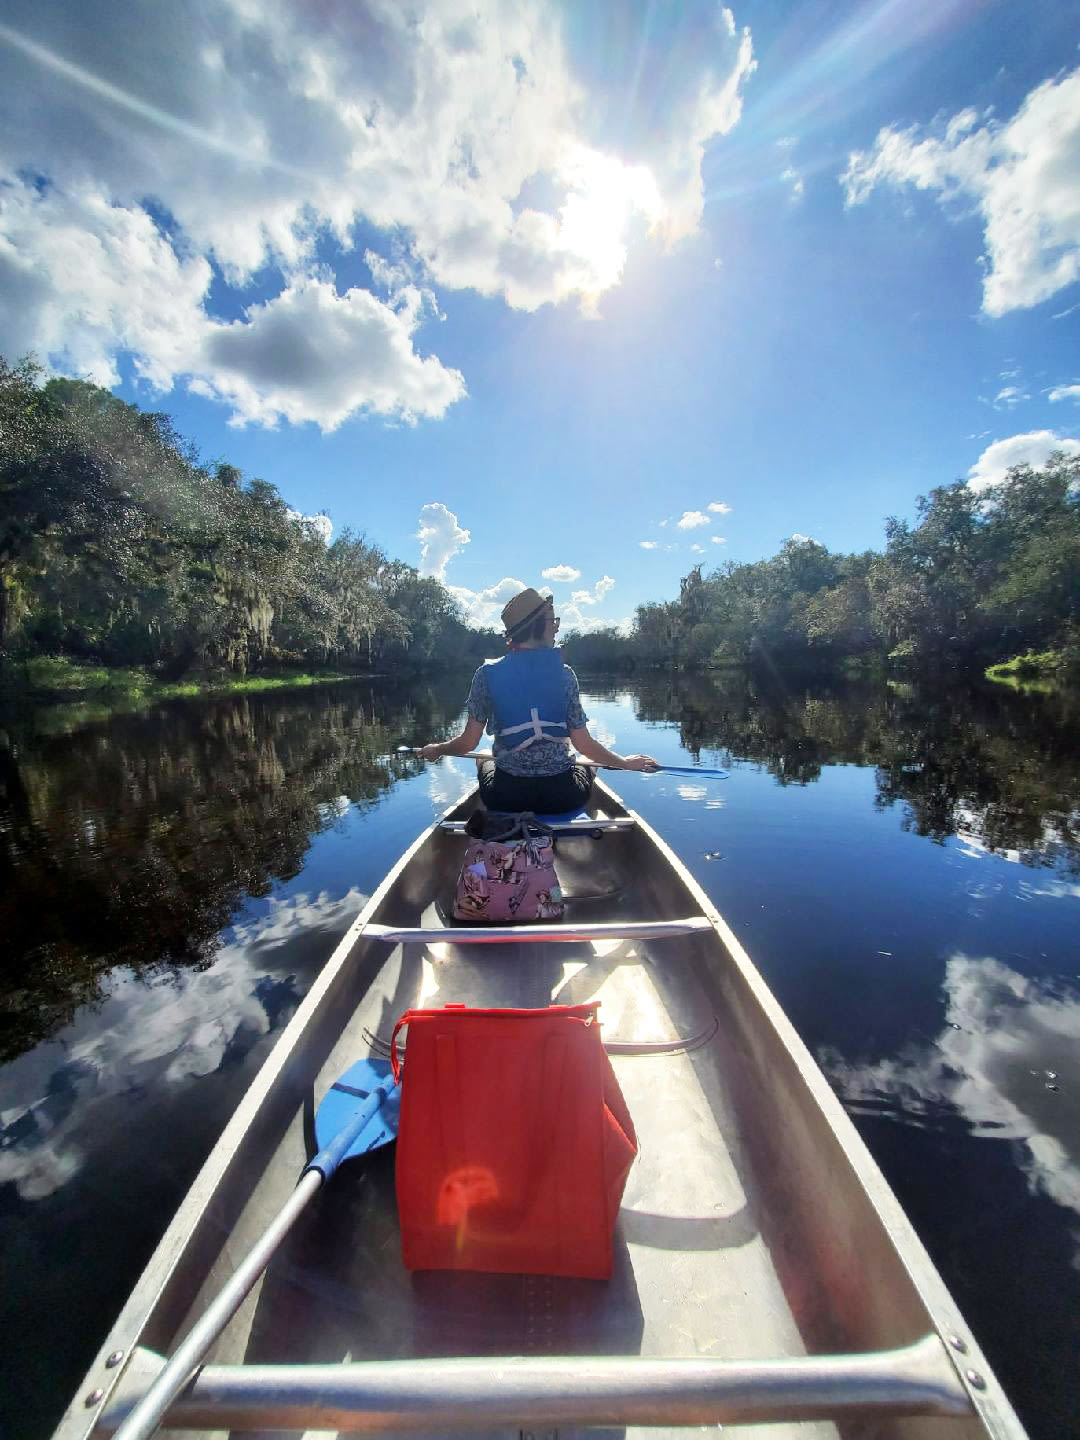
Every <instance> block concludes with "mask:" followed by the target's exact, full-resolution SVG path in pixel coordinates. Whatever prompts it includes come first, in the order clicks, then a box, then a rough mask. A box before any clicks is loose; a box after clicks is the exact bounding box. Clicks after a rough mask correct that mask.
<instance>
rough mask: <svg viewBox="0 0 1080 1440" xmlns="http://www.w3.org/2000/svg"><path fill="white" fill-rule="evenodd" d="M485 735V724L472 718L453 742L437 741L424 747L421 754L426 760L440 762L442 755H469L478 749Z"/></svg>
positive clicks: (466, 722) (421, 748)
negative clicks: (481, 738)
mask: <svg viewBox="0 0 1080 1440" xmlns="http://www.w3.org/2000/svg"><path fill="white" fill-rule="evenodd" d="M483 733H484V722H483V721H482V720H473V719H472V718H471V717H470V718H469V719H468V720H466V721H465V728H464V730H462V732H461V734H460V735H455V736H454V738H453V739H452V740H441V741H440V740H437V741H435V742H434V743H433V744H431V745H422V746H421V747H420V753H421V755H423V757H424V759H425V760H438V759H439V757H440V756H442V755H468V753H469V751H470V750H475V749H476V747H477V745H478V744H479V743H480V737H481V736H482V735H483Z"/></svg>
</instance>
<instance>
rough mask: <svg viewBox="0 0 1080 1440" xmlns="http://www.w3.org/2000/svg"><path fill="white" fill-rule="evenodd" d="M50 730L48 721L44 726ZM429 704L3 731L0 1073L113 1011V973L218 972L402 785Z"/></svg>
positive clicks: (312, 703) (439, 717) (441, 717)
mask: <svg viewBox="0 0 1080 1440" xmlns="http://www.w3.org/2000/svg"><path fill="white" fill-rule="evenodd" d="M43 718H45V719H51V718H54V717H51V716H49V714H48V712H45V715H44V717H43ZM445 720H446V716H445V712H444V711H443V709H442V707H441V705H440V704H439V703H438V702H437V701H436V699H435V697H434V695H433V693H432V692H431V691H429V690H423V689H417V690H416V691H414V692H413V693H412V694H411V695H410V697H409V699H408V701H407V702H406V701H403V700H402V699H400V698H399V697H396V696H395V694H394V692H393V691H392V689H389V688H385V687H384V688H376V687H374V686H372V685H370V684H368V685H361V686H335V687H330V688H327V689H325V690H322V691H318V692H314V693H313V692H310V691H307V692H303V693H302V694H300V695H297V694H293V695H289V696H281V695H278V696H274V697H272V698H271V697H259V698H252V699H247V698H231V699H225V700H214V701H211V702H204V703H198V704H177V705H173V706H169V707H163V708H161V709H160V710H157V711H154V712H152V713H151V714H146V715H139V716H124V717H119V718H117V719H114V720H113V721H112V722H111V723H108V724H106V723H98V724H94V725H91V726H88V727H85V728H83V729H79V730H76V731H74V732H73V733H71V734H56V733H54V731H53V729H52V727H50V729H49V731H48V733H42V732H41V731H40V730H39V729H37V728H35V727H34V725H33V724H32V722H23V723H21V724H19V723H15V722H14V721H12V720H10V719H9V720H8V722H7V725H6V728H0V934H3V936H4V944H5V961H6V963H5V967H4V976H3V982H2V984H3V987H4V991H5V992H6V993H5V994H4V997H3V998H4V1002H5V1003H4V1005H3V1007H2V1014H0V1061H2V1060H7V1059H11V1058H13V1057H14V1056H16V1055H18V1054H20V1053H22V1052H23V1051H24V1050H26V1049H27V1048H28V1047H30V1046H33V1045H35V1044H37V1043H39V1042H40V1041H42V1040H44V1039H46V1038H47V1037H48V1036H49V1035H51V1034H53V1033H54V1032H55V1031H56V1030H57V1029H58V1028H59V1027H60V1026H62V1025H65V1024H67V1023H68V1022H69V1021H70V1020H71V1019H72V1017H73V1016H74V1015H75V1014H76V1012H77V1011H78V1009H79V1008H80V1007H81V1006H83V1005H86V1004H87V1003H91V1002H94V1001H96V1000H98V999H99V998H101V997H102V995H103V994H104V993H105V992H104V991H103V983H104V980H105V977H106V976H107V975H108V974H109V973H110V972H111V971H113V970H114V969H115V968H116V967H118V966H126V967H129V968H131V969H133V970H135V971H143V970H146V969H148V968H160V967H171V968H174V969H177V970H189V969H192V968H195V969H198V968H203V967H206V966H208V965H210V964H211V963H212V962H213V961H214V959H215V957H216V956H217V954H218V951H219V949H220V947H221V945H222V943H223V940H222V935H223V932H224V931H225V929H226V927H227V926H228V925H229V922H230V920H231V919H232V917H233V915H234V914H235V913H236V912H237V911H238V909H239V908H240V907H241V905H243V904H244V903H245V902H246V901H247V900H248V899H249V898H250V897H252V896H260V895H266V894H267V893H269V891H270V890H271V888H272V887H273V885H274V884H275V883H277V882H281V881H285V880H288V879H290V878H291V877H293V876H295V875H296V874H297V873H298V871H299V870H300V869H301V866H302V864H303V861H304V855H305V853H306V851H307V849H308V846H309V844H310V842H311V839H312V837H313V836H314V835H316V834H318V833H319V832H320V831H323V830H326V829H329V828H332V827H334V826H335V825H337V824H338V823H339V822H340V821H341V820H342V818H343V817H344V816H345V815H346V814H347V813H348V811H349V810H350V808H352V807H359V808H361V809H363V808H366V807H368V806H370V805H371V804H372V803H374V802H375V801H376V800H377V799H378V798H379V796H380V795H382V794H384V793H385V792H386V790H387V789H388V788H389V787H390V785H391V784H392V783H393V780H394V775H395V773H398V774H400V773H404V770H403V767H402V766H401V765H400V763H398V762H396V761H394V760H392V759H388V756H390V753H391V752H392V751H393V748H394V746H395V745H396V744H397V743H399V741H400V738H401V735H402V733H406V734H416V733H430V731H431V730H432V729H434V728H437V727H438V726H439V725H440V724H444V723H445Z"/></svg>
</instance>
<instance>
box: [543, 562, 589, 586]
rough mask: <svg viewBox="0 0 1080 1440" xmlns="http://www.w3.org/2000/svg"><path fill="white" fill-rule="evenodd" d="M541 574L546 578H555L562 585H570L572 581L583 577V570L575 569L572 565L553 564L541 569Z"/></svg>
mask: <svg viewBox="0 0 1080 1440" xmlns="http://www.w3.org/2000/svg"><path fill="white" fill-rule="evenodd" d="M540 574H541V575H542V576H543V577H544V579H545V580H554V581H555V582H556V584H560V585H569V584H570V583H571V581H573V580H580V579H581V571H580V570H575V569H574V567H573V566H572V565H552V566H550V567H549V568H548V569H547V570H541V571H540Z"/></svg>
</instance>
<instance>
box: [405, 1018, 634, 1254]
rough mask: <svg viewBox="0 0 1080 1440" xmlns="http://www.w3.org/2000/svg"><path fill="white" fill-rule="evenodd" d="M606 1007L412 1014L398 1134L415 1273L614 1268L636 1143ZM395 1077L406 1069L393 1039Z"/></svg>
mask: <svg viewBox="0 0 1080 1440" xmlns="http://www.w3.org/2000/svg"><path fill="white" fill-rule="evenodd" d="M597 1008H598V1007H597V1006H596V1005H552V1006H550V1007H549V1008H548V1009H546V1010H468V1009H466V1008H465V1007H464V1006H461V1005H448V1006H446V1008H445V1009H442V1010H409V1011H407V1012H406V1014H404V1015H403V1016H402V1017H401V1019H400V1020H399V1021H398V1022H397V1025H396V1026H395V1027H394V1035H395V1036H396V1035H397V1033H398V1030H399V1029H400V1028H401V1026H403V1025H406V1024H407V1025H408V1027H409V1036H408V1043H407V1046H406V1052H405V1078H404V1082H403V1084H402V1091H401V1120H400V1127H399V1130H398V1141H397V1201H398V1213H399V1216H400V1219H401V1243H402V1252H403V1255H404V1259H405V1264H406V1266H407V1267H408V1269H410V1270H496V1271H504V1272H505V1271H511V1272H515V1273H524V1274H533V1275H577V1276H585V1277H589V1278H593V1279H606V1278H607V1277H608V1276H609V1275H610V1274H611V1247H612V1231H613V1229H614V1226H615V1217H616V1215H617V1214H618V1209H619V1202H620V1200H621V1199H622V1192H623V1186H624V1185H625V1183H626V1176H627V1173H628V1172H629V1169H630V1166H631V1164H632V1162H633V1159H634V1156H635V1155H636V1154H637V1137H636V1136H635V1134H634V1125H633V1121H632V1120H631V1119H630V1113H629V1111H628V1110H627V1108H626V1102H625V1101H624V1100H623V1097H622V1092H621V1091H620V1090H619V1086H618V1082H617V1081H616V1079H615V1075H614V1072H613V1071H612V1068H611V1062H610V1061H609V1060H608V1057H607V1055H606V1054H605V1052H604V1047H603V1044H602V1043H601V1040H600V1025H599V1023H598V1021H597V1018H596V1013H597ZM393 1062H394V1073H395V1075H397V1074H399V1065H400V1062H399V1060H398V1055H397V1048H396V1045H395V1046H394V1047H393Z"/></svg>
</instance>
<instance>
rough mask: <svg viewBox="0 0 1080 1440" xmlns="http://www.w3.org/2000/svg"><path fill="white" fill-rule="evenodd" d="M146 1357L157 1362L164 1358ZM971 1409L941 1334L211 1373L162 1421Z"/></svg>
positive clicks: (208, 1423) (768, 1416)
mask: <svg viewBox="0 0 1080 1440" xmlns="http://www.w3.org/2000/svg"><path fill="white" fill-rule="evenodd" d="M137 1354H138V1355H139V1356H141V1357H143V1358H144V1359H145V1360H146V1361H149V1362H151V1364H152V1363H153V1361H154V1360H156V1359H157V1357H155V1356H152V1355H151V1354H149V1353H148V1352H145V1351H141V1352H137ZM140 1368H142V1367H140ZM147 1368H149V1366H147ZM144 1376H145V1372H144ZM147 1378H148V1377H145V1378H142V1379H141V1380H140V1379H138V1378H136V1376H135V1375H133V1376H132V1381H131V1383H130V1384H129V1385H123V1386H122V1387H121V1393H120V1394H119V1395H118V1397H117V1398H116V1400H115V1401H114V1402H113V1404H112V1405H111V1406H110V1407H109V1409H108V1410H107V1411H106V1412H105V1414H104V1415H103V1416H102V1417H101V1419H100V1421H99V1422H98V1428H99V1430H100V1431H105V1432H111V1431H113V1430H115V1429H116V1428H117V1426H118V1425H119V1424H120V1423H121V1421H122V1419H123V1418H124V1416H125V1414H126V1413H127V1412H128V1411H129V1410H130V1409H131V1408H132V1407H133V1405H134V1404H135V1402H136V1401H137V1400H138V1398H139V1396H138V1393H137V1392H138V1390H140V1389H142V1388H145V1385H146V1383H147ZM132 1392H136V1393H132ZM971 1413H972V1406H971V1402H970V1400H969V1399H968V1397H967V1394H966V1392H965V1390H964V1386H963V1384H962V1382H961V1380H960V1377H959V1376H958V1374H957V1372H956V1370H955V1368H954V1366H953V1365H952V1363H951V1361H950V1359H949V1356H948V1354H947V1352H946V1350H945V1346H944V1345H943V1343H942V1341H941V1339H940V1338H939V1337H938V1336H937V1335H935V1334H930V1335H926V1336H924V1337H923V1338H922V1339H921V1340H918V1341H916V1342H915V1343H914V1344H912V1345H907V1346H904V1347H903V1348H900V1349H896V1350H883V1351H878V1352H876V1353H873V1354H865V1355H814V1356H805V1357H801V1358H798V1359H784V1360H757V1361H731V1360H710V1359H702V1358H698V1359H677V1360H654V1359H642V1358H641V1357H639V1356H634V1355H626V1356H589V1357H577V1356H573V1357H571V1356H567V1357H561V1358H544V1359H536V1358H533V1357H512V1356H508V1357H501V1358H500V1357H484V1358H482V1359H473V1358H469V1359H457V1360H382V1361H365V1362H361V1363H359V1364H341V1365H208V1366H206V1367H205V1368H204V1369H203V1370H201V1371H200V1372H199V1373H198V1374H197V1375H196V1377H195V1379H194V1380H193V1381H192V1383H191V1385H190V1386H189V1387H188V1389H187V1390H186V1391H185V1392H184V1394H183V1395H182V1396H181V1397H180V1399H178V1400H177V1401H176V1402H175V1403H174V1405H173V1407H172V1409H171V1410H170V1411H169V1413H168V1415H167V1416H166V1418H165V1422H164V1423H165V1425H166V1426H167V1427H175V1428H184V1429H191V1430H337V1431H352V1432H366V1433H373V1432H378V1433H388V1432H394V1431H401V1430H423V1431H425V1432H431V1433H433V1434H444V1433H446V1432H447V1431H449V1430H468V1429H484V1430H487V1429H489V1428H491V1427H493V1426H503V1425H507V1426H512V1427H515V1428H516V1427H518V1426H526V1425H529V1426H531V1425H541V1426H542V1425H547V1426H555V1425H566V1426H587V1425H604V1426H619V1425H669V1426H670V1425H695V1426H696V1425H716V1424H724V1425H730V1424H736V1425H737V1424H742V1423H750V1422H762V1421H784V1420H786V1421H795V1420H812V1419H824V1418H831V1419H836V1420H840V1419H847V1418H855V1417H858V1416H878V1417H880V1416H883V1415H952V1416H958V1415H970V1414H971Z"/></svg>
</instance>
